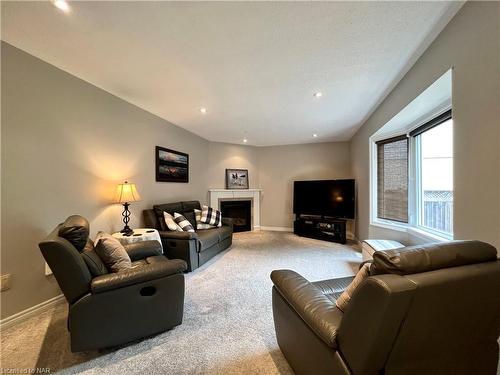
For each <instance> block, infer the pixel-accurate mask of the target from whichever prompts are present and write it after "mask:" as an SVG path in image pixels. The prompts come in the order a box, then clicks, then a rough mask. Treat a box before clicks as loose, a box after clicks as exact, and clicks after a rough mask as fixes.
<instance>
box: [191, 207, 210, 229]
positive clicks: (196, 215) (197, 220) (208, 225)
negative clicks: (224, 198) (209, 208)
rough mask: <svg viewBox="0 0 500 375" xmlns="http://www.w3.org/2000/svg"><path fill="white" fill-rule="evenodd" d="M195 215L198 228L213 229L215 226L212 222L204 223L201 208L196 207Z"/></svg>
mask: <svg viewBox="0 0 500 375" xmlns="http://www.w3.org/2000/svg"><path fill="white" fill-rule="evenodd" d="M194 216H195V218H196V229H212V228H215V226H213V225H210V224H205V223H202V221H201V210H197V209H196V208H195V209H194Z"/></svg>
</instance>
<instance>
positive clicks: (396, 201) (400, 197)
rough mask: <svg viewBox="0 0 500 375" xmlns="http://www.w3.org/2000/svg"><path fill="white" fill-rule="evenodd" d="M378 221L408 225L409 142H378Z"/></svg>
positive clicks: (400, 138) (393, 139) (405, 139)
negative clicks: (392, 221) (384, 220)
mask: <svg viewBox="0 0 500 375" xmlns="http://www.w3.org/2000/svg"><path fill="white" fill-rule="evenodd" d="M377 217H378V218H380V219H387V220H395V221H400V222H404V223H407V222H408V138H407V137H406V136H401V137H396V138H391V139H387V140H384V141H380V142H377Z"/></svg>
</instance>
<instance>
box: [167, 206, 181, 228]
mask: <svg viewBox="0 0 500 375" xmlns="http://www.w3.org/2000/svg"><path fill="white" fill-rule="evenodd" d="M163 217H164V218H165V224H167V227H168V229H170V230H174V231H176V232H182V228H181V227H180V226H178V225H177V223H176V222H175V220H174V217H173V216H172V215H170V214H169V213H168V212H165V211H163Z"/></svg>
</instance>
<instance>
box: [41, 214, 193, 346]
mask: <svg viewBox="0 0 500 375" xmlns="http://www.w3.org/2000/svg"><path fill="white" fill-rule="evenodd" d="M39 247H40V250H41V252H42V254H43V257H44V258H45V261H46V262H47V264H48V265H49V267H50V269H51V270H52V272H53V273H54V276H55V278H56V280H57V283H58V284H59V287H60V288H61V290H62V292H63V294H64V296H65V297H66V300H67V301H68V304H69V315H68V329H69V331H70V336H71V351H73V352H78V351H85V350H94V349H102V348H107V347H112V346H116V345H121V344H124V343H127V342H130V341H134V340H137V339H140V338H143V337H147V336H150V335H153V334H157V333H159V332H163V331H166V330H168V329H171V328H173V327H175V326H177V325H179V324H181V323H182V316H183V312H184V274H183V271H185V270H186V268H187V265H186V263H185V262H184V261H182V260H179V259H176V260H168V259H167V258H165V257H164V256H163V254H162V249H161V246H160V243H159V242H158V241H144V242H137V243H133V244H130V245H126V246H125V249H126V251H127V252H128V254H129V256H130V258H131V260H132V266H133V267H132V268H131V269H127V270H125V271H120V272H117V273H109V272H108V271H107V269H106V267H105V265H104V264H103V263H102V261H101V260H100V258H99V257H98V256H97V254H96V253H95V251H94V246H93V243H92V240H90V239H89V223H88V221H87V220H86V219H85V218H83V217H82V216H77V215H75V216H70V217H68V218H67V219H66V221H65V222H64V223H62V224H59V225H58V226H57V227H56V228H55V229H54V230H53V231H52V232H51V233H50V234H49V235H48V236H47V238H45V239H44V240H43V241H41V242H40V244H39Z"/></svg>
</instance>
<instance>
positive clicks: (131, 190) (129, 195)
mask: <svg viewBox="0 0 500 375" xmlns="http://www.w3.org/2000/svg"><path fill="white" fill-rule="evenodd" d="M140 200H141V196H140V195H139V193H138V192H137V188H136V187H135V184H129V183H128V182H127V181H125V182H124V183H123V184H118V186H116V193H115V199H114V202H115V203H130V202H137V201H140Z"/></svg>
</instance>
